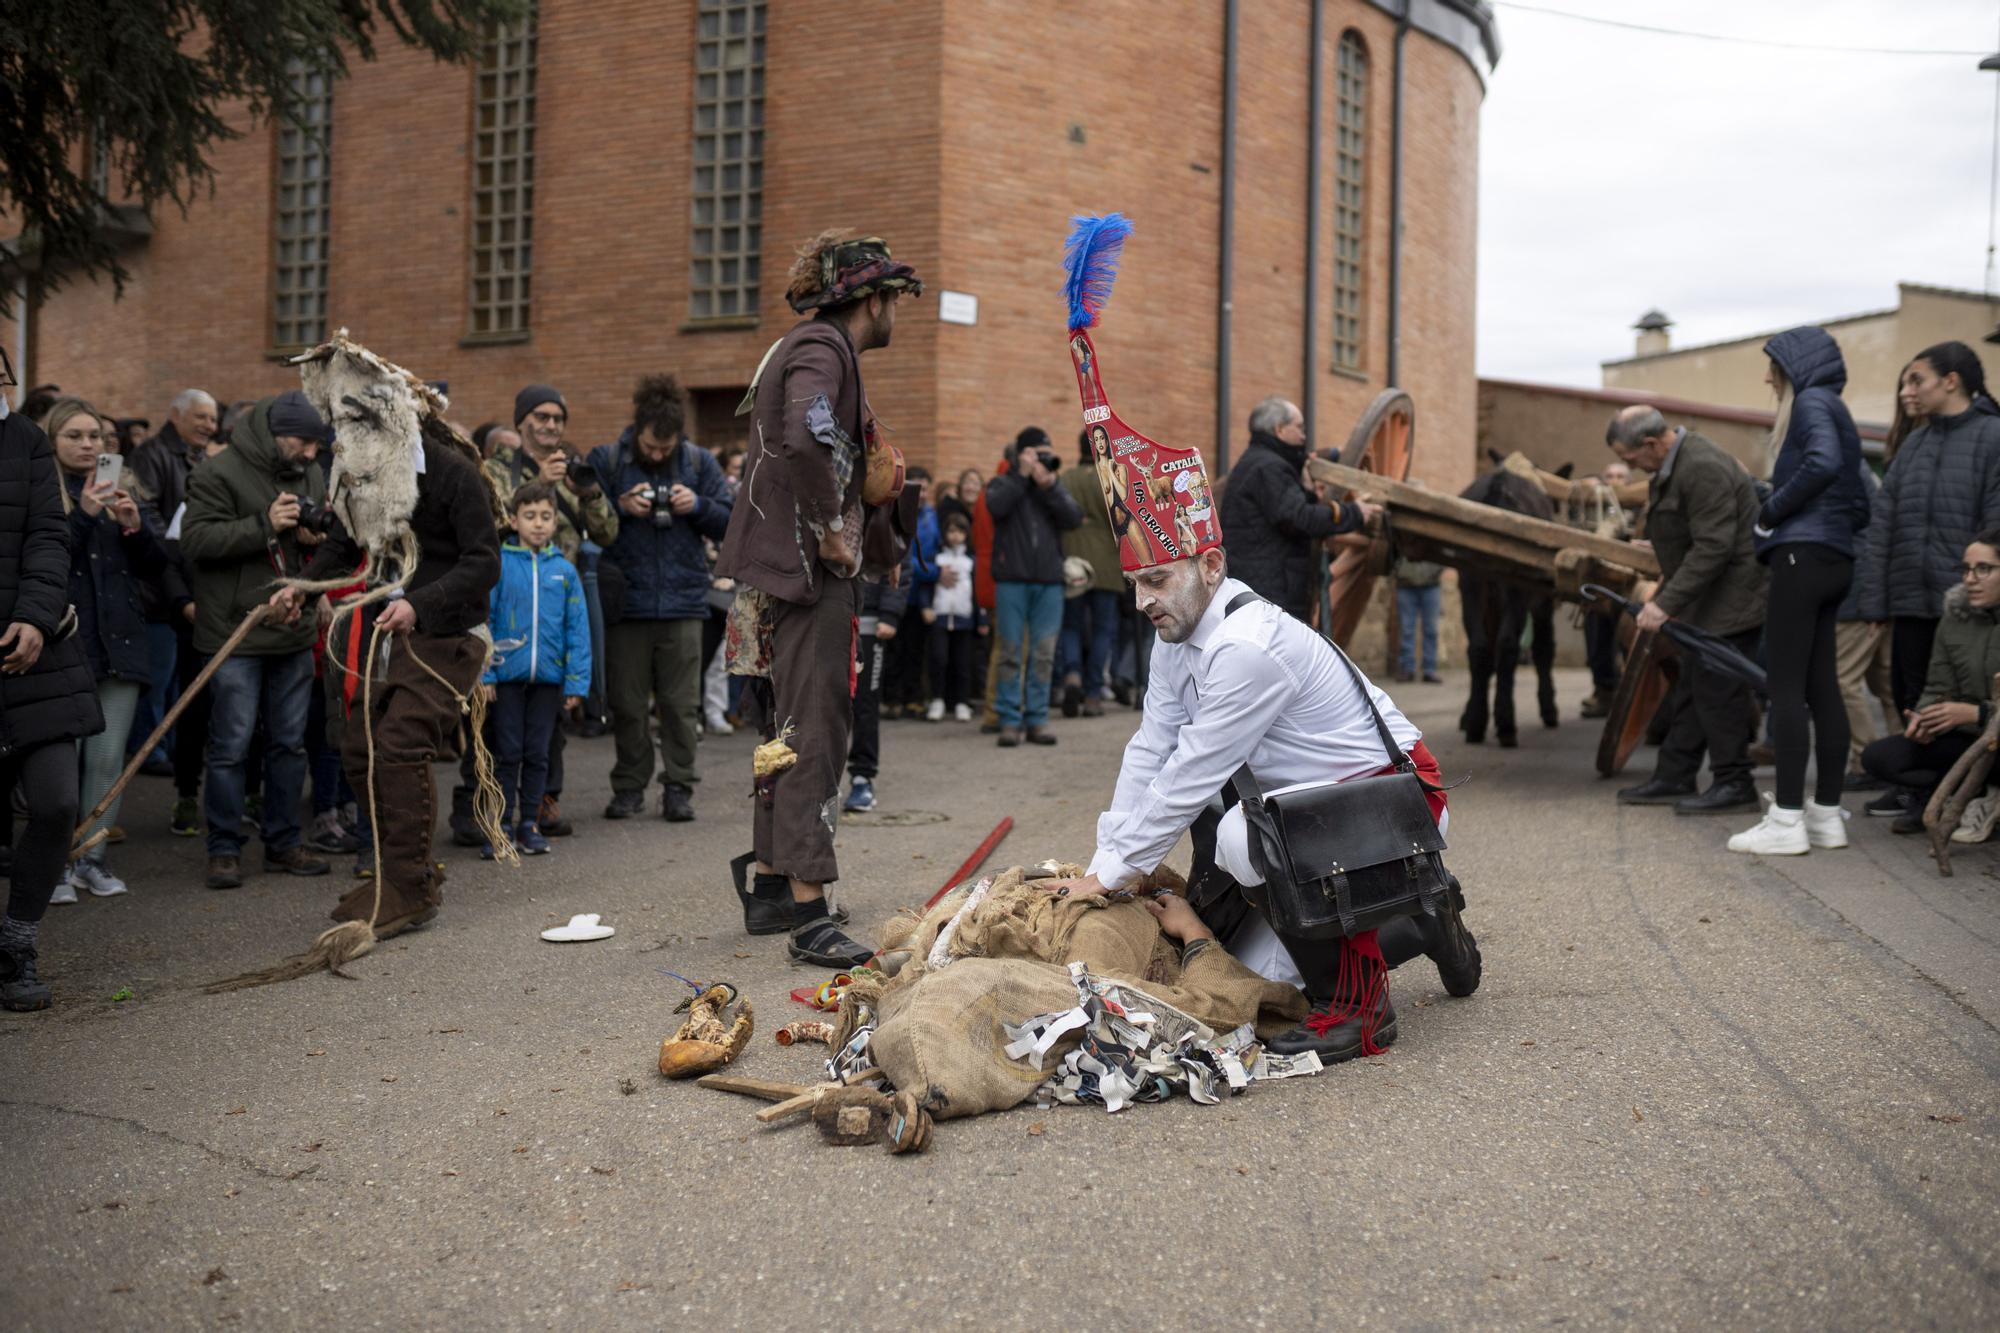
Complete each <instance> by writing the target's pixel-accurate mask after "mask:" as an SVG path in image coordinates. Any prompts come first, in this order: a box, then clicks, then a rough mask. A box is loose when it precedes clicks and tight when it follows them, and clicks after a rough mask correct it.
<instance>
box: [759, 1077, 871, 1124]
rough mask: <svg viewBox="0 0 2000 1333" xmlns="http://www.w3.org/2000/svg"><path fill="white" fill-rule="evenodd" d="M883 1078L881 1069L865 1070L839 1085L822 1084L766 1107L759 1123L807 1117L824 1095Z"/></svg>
mask: <svg viewBox="0 0 2000 1333" xmlns="http://www.w3.org/2000/svg"><path fill="white" fill-rule="evenodd" d="M881 1077H882V1071H881V1070H879V1069H863V1070H860V1071H859V1072H857V1073H855V1074H853V1075H850V1076H849V1077H847V1078H845V1079H842V1080H841V1081H840V1082H839V1083H822V1084H820V1085H819V1086H818V1087H814V1088H808V1089H806V1090H805V1091H804V1092H802V1093H800V1094H799V1095H798V1096H796V1097H790V1098H787V1099H786V1100H784V1101H782V1102H779V1103H778V1104H777V1105H776V1106H767V1107H765V1108H764V1109H763V1110H761V1111H759V1112H758V1113H757V1121H758V1123H759V1124H764V1125H775V1124H777V1123H778V1122H779V1121H780V1120H790V1119H791V1118H792V1117H793V1116H795V1115H805V1114H806V1113H807V1112H809V1111H811V1110H812V1109H813V1107H814V1106H815V1105H817V1104H818V1102H819V1099H820V1097H821V1096H822V1095H823V1094H825V1093H828V1092H831V1091H833V1089H835V1088H839V1087H853V1086H854V1085H855V1084H857V1083H872V1082H874V1081H875V1080H876V1079H879V1078H881Z"/></svg>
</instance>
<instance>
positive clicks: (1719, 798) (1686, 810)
mask: <svg viewBox="0 0 2000 1333" xmlns="http://www.w3.org/2000/svg"><path fill="white" fill-rule="evenodd" d="M1762 808H1763V807H1762V803H1761V802H1759V801H1758V799H1757V786H1756V784H1755V783H1753V782H1751V781H1750V780H1749V779H1748V778H1740V779H1738V780H1737V781H1735V782H1718V783H1715V784H1714V785H1713V786H1711V787H1710V788H1709V789H1708V790H1707V791H1705V792H1703V793H1702V794H1701V795H1699V796H1690V797H1688V798H1687V799H1686V800H1685V801H1675V802H1674V813H1675V814H1677V815H1733V814H1739V813H1743V812H1747V811H1754V810H1759V809H1762Z"/></svg>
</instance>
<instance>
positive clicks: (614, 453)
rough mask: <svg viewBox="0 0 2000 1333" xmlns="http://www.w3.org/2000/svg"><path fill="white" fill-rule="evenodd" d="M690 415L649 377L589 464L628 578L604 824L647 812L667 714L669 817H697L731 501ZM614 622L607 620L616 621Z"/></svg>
mask: <svg viewBox="0 0 2000 1333" xmlns="http://www.w3.org/2000/svg"><path fill="white" fill-rule="evenodd" d="M686 421H687V407H686V404H685V402H684V400H683V398H682V395H681V386H680V384H679V382H678V381H676V380H675V379H674V377H673V376H671V375H648V376H646V377H645V378H644V379H642V380H640V381H639V386H638V388H637V389H636V390H634V391H633V394H632V424H631V425H630V426H627V427H626V428H625V431H624V433H623V434H621V435H620V436H619V437H618V442H617V443H616V444H606V445H601V446H599V447H598V448H597V449H595V450H593V451H592V453H591V455H590V465H591V466H592V467H593V468H594V469H595V470H596V472H597V475H598V477H599V478H600V479H601V480H602V483H603V486H604V489H605V490H606V491H608V492H609V493H610V494H612V495H613V496H616V497H617V504H618V511H619V520H618V538H617V540H616V541H614V542H613V543H611V545H610V546H608V547H606V548H605V551H604V557H603V560H604V564H605V565H607V566H610V567H612V568H615V569H616V570H617V571H618V572H619V573H620V574H622V575H623V576H624V583H625V598H624V606H623V608H622V612H621V614H619V615H618V617H617V619H616V620H615V622H614V623H613V624H611V625H610V627H609V628H608V629H607V631H606V633H605V638H606V640H607V644H606V659H607V660H606V671H605V692H606V694H607V695H608V696H609V699H610V704H611V728H612V732H613V734H614V736H615V738H616V741H617V752H618V758H617V762H616V763H615V764H614V765H613V766H612V769H611V804H610V805H608V806H606V807H605V809H604V817H605V818H606V819H630V818H631V817H633V816H634V815H638V814H642V813H644V811H645V808H646V784H647V783H648V782H649V781H651V779H652V776H653V738H652V727H651V725H650V723H651V717H652V713H653V711H654V709H657V710H658V712H659V716H660V768H661V781H662V782H663V783H664V784H665V790H664V791H663V792H662V793H661V795H660V814H661V816H662V817H663V818H665V819H667V820H668V821H670V822H673V823H683V822H685V821H687V820H690V819H693V818H694V784H695V783H696V782H697V781H698V780H699V778H698V775H697V774H696V772H695V765H694V747H695V728H696V725H697V724H698V723H699V722H700V719H701V674H702V655H701V631H702V626H703V624H704V623H705V622H706V621H707V620H708V588H709V568H708V552H707V550H706V548H705V547H704V546H703V544H702V543H703V539H704V538H706V539H708V540H711V541H718V542H719V541H721V540H722V536H723V534H724V533H725V532H726V531H728V528H729V513H730V509H731V507H732V505H733V497H732V495H731V493H730V490H729V485H728V483H727V482H726V481H725V480H724V479H723V475H722V468H721V466H720V465H719V464H718V463H717V462H716V461H715V459H714V457H713V456H712V455H711V454H710V453H709V452H708V451H707V450H706V449H703V448H701V447H700V446H698V445H696V444H695V443H694V441H692V440H690V439H688V438H687V436H686V434H685V433H684V431H683V427H684V426H685V424H686ZM609 618H610V617H609V616H607V619H609Z"/></svg>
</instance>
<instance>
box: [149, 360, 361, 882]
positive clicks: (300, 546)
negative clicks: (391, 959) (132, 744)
mask: <svg viewBox="0 0 2000 1333" xmlns="http://www.w3.org/2000/svg"><path fill="white" fill-rule="evenodd" d="M326 433H327V432H326V423H325V422H324V421H323V420H321V419H320V416H319V413H317V412H315V411H314V410H313V407H312V404H310V403H308V402H307V401H306V397H305V395H304V394H302V393H300V392H299V391H298V390H296V389H294V390H292V391H291V392H290V393H285V394H280V395H279V396H277V397H276V398H266V399H264V400H263V401H262V402H259V403H258V404H257V405H256V406H254V407H252V408H251V409H250V411H249V412H248V413H247V414H246V415H245V416H244V417H243V419H242V420H241V421H240V422H238V423H237V426H236V429H235V431H234V432H233V433H232V434H231V436H230V441H229V447H228V448H227V449H225V450H223V451H222V452H221V453H220V454H218V455H216V456H215V457H214V458H212V459H210V460H209V461H207V462H205V463H203V464H202V465H201V466H200V467H198V468H195V469H194V470H193V471H192V472H191V473H189V474H188V478H187V512H186V514H185V515H184V516H183V518H182V520H181V539H180V544H181V554H182V555H183V556H184V557H185V558H186V559H187V561H188V562H189V564H190V565H191V566H192V567H193V570H194V588H193V592H194V602H195V622H194V647H195V651H196V652H198V653H200V654H201V655H202V656H203V657H204V658H206V657H208V656H210V655H212V654H214V653H216V652H217V651H219V650H220V649H221V647H222V644H223V642H224V640H226V639H228V638H229V636H230V635H231V634H232V633H233V632H234V631H235V629H236V627H237V626H238V625H239V624H240V623H242V620H243V618H244V617H245V616H247V615H248V614H249V613H250V612H251V610H252V609H253V608H255V607H257V606H259V605H261V604H263V603H264V602H265V601H266V600H267V599H268V598H269V597H270V596H271V592H272V589H273V587H274V585H275V584H276V582H277V580H278V579H279V578H281V577H285V576H288V575H294V574H297V573H298V572H299V570H300V568H301V567H302V566H303V565H304V564H305V562H306V560H307V559H308V558H309V552H308V550H307V548H310V547H313V546H317V545H318V544H319V543H320V542H321V541H322V540H323V539H324V535H325V532H326V529H327V522H328V516H327V514H326V510H325V504H326V474H325V472H324V471H322V470H321V469H320V468H319V467H317V466H315V465H314V462H313V460H314V459H315V458H316V457H317V455H318V452H319V448H320V444H321V442H322V441H323V440H324V439H325V438H326ZM315 632H316V631H315V626H314V624H313V622H312V620H311V619H310V618H307V619H304V620H302V621H298V622H295V623H289V624H287V623H282V622H281V621H279V620H278V619H275V618H273V619H267V620H265V621H264V622H263V623H261V624H259V625H258V626H257V627H256V628H255V629H253V630H251V631H250V633H249V635H248V636H246V637H245V638H244V640H243V642H242V643H241V644H240V645H239V646H238V647H237V648H236V650H235V651H234V652H233V653H231V654H230V656H229V658H228V659H227V660H226V661H224V662H223V663H222V665H221V666H220V667H219V668H217V670H216V673H215V676H214V678H213V679H212V680H211V681H210V683H209V696H210V712H209V724H208V756H207V758H208V763H207V780H206V782H205V783H204V784H203V814H204V815H205V816H206V818H207V822H208V887H209V888H211V889H233V888H237V887H240V886H241V885H242V883H243V870H242V860H241V857H242V850H243V843H244V833H243V786H244V777H243V765H244V760H245V759H246V758H247V757H248V755H249V752H250V739H251V736H252V734H253V733H254V732H255V731H256V729H257V721H258V715H259V711H260V709H261V712H262V716H263V722H264V735H265V751H264V809H263V817H262V825H263V827H262V829H261V830H260V831H261V833H262V835H263V839H264V869H265V870H266V871H267V872H274V871H285V872H287V873H289V874H293V875H324V874H325V873H326V871H327V864H326V862H325V861H322V860H320V859H319V858H318V857H316V856H313V855H312V854H311V853H309V852H307V851H306V850H305V848H304V846H303V845H302V844H303V837H302V833H301V830H300V827H299V796H300V793H301V792H302V791H303V789H304V786H305V773H306V746H305V734H306V710H307V708H308V706H309V705H310V703H311V700H312V691H313V655H312V649H313V639H314V635H315Z"/></svg>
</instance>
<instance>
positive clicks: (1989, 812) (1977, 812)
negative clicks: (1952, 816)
mask: <svg viewBox="0 0 2000 1333" xmlns="http://www.w3.org/2000/svg"><path fill="white" fill-rule="evenodd" d="M1996 823H2000V793H1995V792H1990V791H1988V792H1982V793H1980V794H1979V795H1978V796H1975V797H1973V798H1972V799H1971V800H1970V801H1968V802H1966V806H1965V813H1964V814H1963V815H1961V816H1959V820H1958V827H1957V828H1955V829H1953V830H1952V831H1951V840H1952V841H1953V842H1985V841H1986V840H1987V839H1988V838H1990V837H1992V836H1993V826H1994V824H1996Z"/></svg>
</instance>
